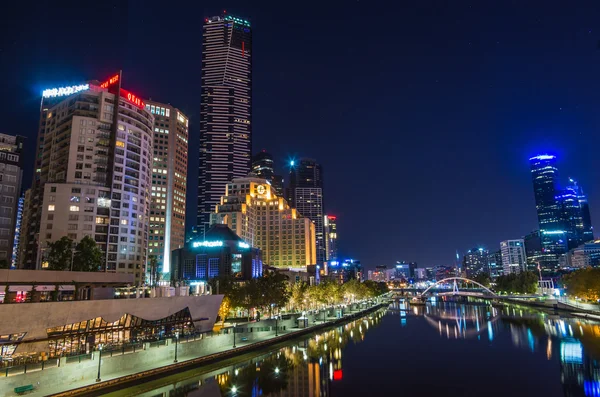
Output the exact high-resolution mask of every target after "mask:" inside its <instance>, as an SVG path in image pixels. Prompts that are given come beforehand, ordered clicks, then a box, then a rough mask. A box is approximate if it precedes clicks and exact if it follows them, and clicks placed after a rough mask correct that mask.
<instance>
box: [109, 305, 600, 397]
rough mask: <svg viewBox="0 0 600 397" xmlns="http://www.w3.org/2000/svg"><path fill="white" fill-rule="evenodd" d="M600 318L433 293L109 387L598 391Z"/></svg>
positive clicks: (252, 392)
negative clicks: (255, 348)
mask: <svg viewBox="0 0 600 397" xmlns="http://www.w3.org/2000/svg"><path fill="white" fill-rule="evenodd" d="M598 360H600V322H597V321H590V320H585V319H579V318H575V317H572V316H568V315H566V314H564V313H561V314H557V313H553V312H551V311H546V312H544V311H539V310H534V309H531V308H528V307H524V306H515V305H504V306H496V305H494V306H492V305H491V304H490V303H489V302H488V303H486V302H460V301H456V302H455V301H451V300H447V301H434V302H428V303H427V304H421V305H417V306H413V305H410V304H407V303H403V302H396V303H395V304H394V305H391V306H390V307H389V308H388V309H385V310H380V311H378V312H375V313H372V314H371V315H369V316H366V317H364V318H361V319H359V320H356V321H352V322H350V323H348V324H345V325H342V326H338V327H336V328H332V329H330V330H328V331H324V332H322V333H319V334H315V335H312V336H311V337H310V338H303V339H299V340H296V341H293V342H289V343H287V344H286V345H285V346H283V347H282V346H278V347H276V348H274V349H272V350H270V351H263V352H257V353H251V354H247V355H244V356H241V357H238V358H236V359H232V360H229V361H227V362H223V363H220V364H216V365H212V366H210V367H201V368H197V369H194V370H191V371H187V372H185V373H181V374H178V375H174V376H171V377H167V378H160V379H155V380H152V381H150V382H147V383H143V384H140V385H137V386H134V387H131V388H127V389H124V390H119V391H117V392H113V393H111V394H110V395H111V396H114V397H117V396H134V395H137V396H203V397H221V396H223V397H224V396H239V397H243V396H299V397H300V396H306V397H318V396H393V395H398V396H400V395H402V396H444V397H454V396H456V397H466V396H486V397H489V396H502V397H506V396H517V397H520V396H532V397H535V396H543V397H553V396H557V397H558V396H569V397H571V396H600V361H598Z"/></svg>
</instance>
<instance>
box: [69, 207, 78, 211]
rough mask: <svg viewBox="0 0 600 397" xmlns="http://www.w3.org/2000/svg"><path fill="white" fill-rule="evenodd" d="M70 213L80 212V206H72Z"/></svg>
mask: <svg viewBox="0 0 600 397" xmlns="http://www.w3.org/2000/svg"><path fill="white" fill-rule="evenodd" d="M69 211H71V212H76V211H79V206H78V205H72V206H70V207H69Z"/></svg>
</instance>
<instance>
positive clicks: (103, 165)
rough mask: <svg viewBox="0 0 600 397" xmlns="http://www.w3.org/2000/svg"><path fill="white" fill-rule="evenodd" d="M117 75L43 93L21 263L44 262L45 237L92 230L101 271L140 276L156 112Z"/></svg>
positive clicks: (75, 238) (74, 235)
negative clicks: (101, 80)
mask: <svg viewBox="0 0 600 397" xmlns="http://www.w3.org/2000/svg"><path fill="white" fill-rule="evenodd" d="M121 80H122V75H121V73H119V74H117V75H115V76H113V77H111V78H110V79H108V80H107V81H106V82H104V83H100V82H98V81H93V82H89V83H87V84H82V85H79V86H73V87H63V88H56V89H51V90H46V91H44V93H43V99H42V106H41V120H40V130H39V134H38V140H37V142H38V146H37V154H36V169H35V171H34V182H33V186H32V189H31V191H30V192H29V199H27V198H26V201H27V202H28V206H27V208H26V212H27V215H25V216H24V218H26V219H27V221H28V225H27V227H26V230H27V236H21V237H22V238H23V237H25V238H26V241H24V244H25V246H24V249H23V250H22V251H21V252H22V253H23V252H24V254H25V255H24V258H23V260H24V262H23V263H22V266H23V267H26V268H43V267H44V266H45V265H46V262H45V260H44V258H45V255H46V251H47V247H48V243H49V242H52V241H56V240H58V239H60V238H61V237H65V236H66V237H69V238H70V239H72V240H73V241H74V242H78V241H79V240H81V239H82V238H83V237H85V236H90V237H91V238H93V239H94V240H95V241H96V243H97V244H98V247H99V248H100V249H101V250H102V252H103V253H104V264H103V266H102V269H101V270H102V271H106V272H124V273H132V274H134V275H135V283H136V284H142V283H143V282H144V275H145V266H146V259H147V258H146V255H147V248H148V245H147V244H148V224H149V212H150V188H151V171H152V155H153V148H152V143H153V130H154V116H153V114H152V113H150V112H149V111H147V110H146V109H145V104H144V102H143V100H141V99H140V98H139V97H138V96H136V95H135V94H133V93H131V92H129V91H126V90H125V89H123V88H121Z"/></svg>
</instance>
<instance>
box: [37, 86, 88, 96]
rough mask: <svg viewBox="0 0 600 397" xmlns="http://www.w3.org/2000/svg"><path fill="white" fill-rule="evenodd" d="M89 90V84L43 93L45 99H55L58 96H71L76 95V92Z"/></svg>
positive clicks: (54, 89) (49, 90) (53, 89)
mask: <svg viewBox="0 0 600 397" xmlns="http://www.w3.org/2000/svg"><path fill="white" fill-rule="evenodd" d="M89 89H90V85H89V84H80V85H72V86H70V87H59V88H50V89H48V90H44V91H43V92H42V96H43V97H44V98H53V97H57V96H65V95H71V94H75V93H76V92H79V91H85V90H89Z"/></svg>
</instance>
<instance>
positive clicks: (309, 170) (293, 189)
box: [288, 158, 328, 264]
mask: <svg viewBox="0 0 600 397" xmlns="http://www.w3.org/2000/svg"><path fill="white" fill-rule="evenodd" d="M288 197H290V198H291V200H292V204H291V206H292V207H294V208H296V209H297V210H298V212H300V214H302V216H305V217H308V218H309V219H310V220H311V221H313V223H314V224H315V233H316V236H317V263H318V264H323V262H324V261H325V260H327V257H328V254H327V251H326V243H325V238H326V236H325V230H324V217H323V215H324V211H325V209H324V208H325V206H324V200H323V170H322V168H321V165H320V164H318V163H317V162H316V161H315V160H314V159H308V158H302V159H300V160H298V161H292V162H291V163H290V186H289V191H288Z"/></svg>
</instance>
